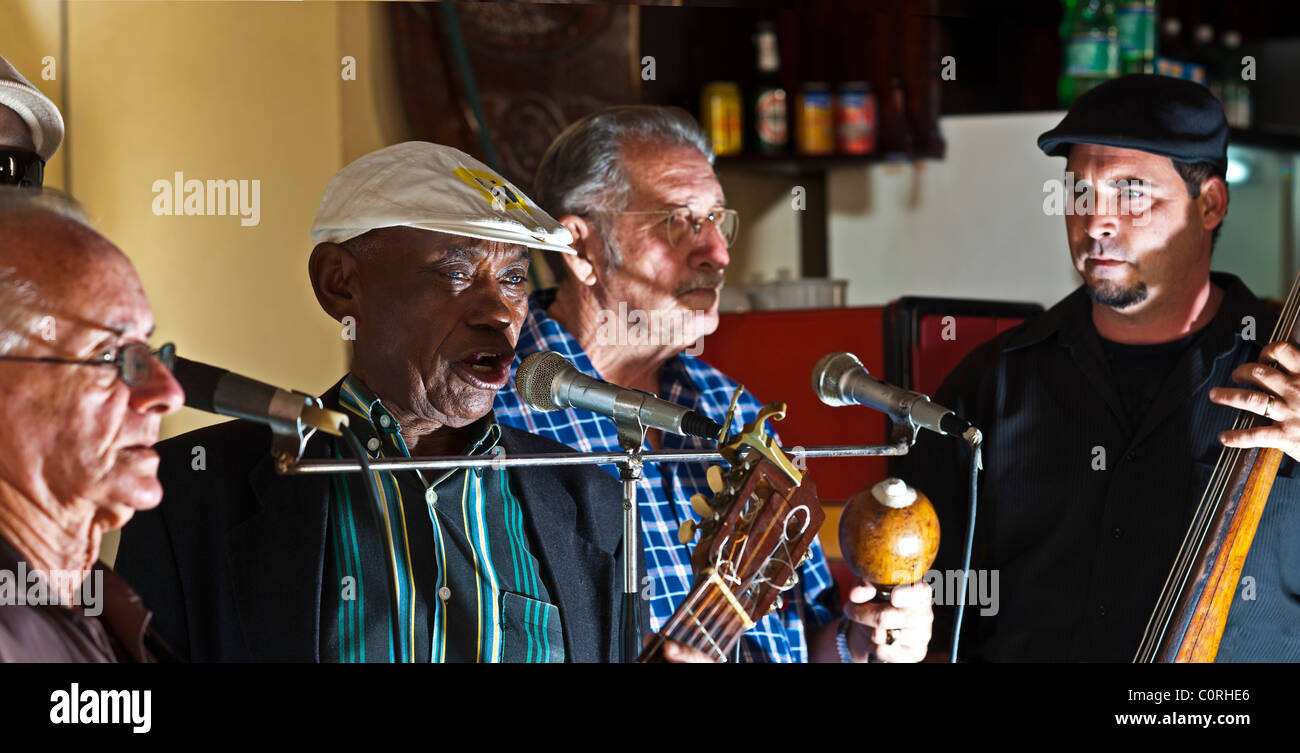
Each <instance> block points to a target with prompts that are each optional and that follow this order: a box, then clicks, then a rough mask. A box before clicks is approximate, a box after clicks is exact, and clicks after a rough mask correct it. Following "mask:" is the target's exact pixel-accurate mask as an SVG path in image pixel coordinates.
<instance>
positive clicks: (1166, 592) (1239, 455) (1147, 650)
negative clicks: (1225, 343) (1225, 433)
mask: <svg viewBox="0 0 1300 753" xmlns="http://www.w3.org/2000/svg"><path fill="white" fill-rule="evenodd" d="M1298 312H1300V277H1297V279H1296V281H1295V282H1294V283H1293V284H1292V286H1291V291H1290V293H1289V294H1288V295H1287V299H1286V302H1285V304H1284V305H1283V307H1282V312H1281V314H1280V315H1279V316H1278V320H1277V323H1276V325H1275V326H1274V328H1273V335H1272V337H1271V338H1270V342H1278V341H1280V340H1282V339H1284V338H1289V336H1290V333H1291V332H1292V330H1293V329H1294V328H1295V322H1296V316H1297V313H1298ZM1259 418H1260V417H1258V416H1256V415H1255V414H1254V413H1251V412H1249V411H1245V410H1238V411H1237V415H1236V417H1235V419H1234V421H1233V424H1232V428H1233V429H1234V430H1238V429H1250V428H1255V427H1256V426H1258V425H1259V424H1260V422H1259ZM1244 457H1245V453H1244V451H1243V450H1242V449H1240V448H1236V447H1231V448H1229V447H1225V448H1223V450H1221V451H1220V453H1219V460H1218V462H1217V463H1215V467H1214V473H1213V474H1212V476H1211V482H1210V485H1209V486H1208V487H1207V488H1206V490H1205V494H1204V495H1203V496H1202V498H1201V502H1200V503H1199V504H1198V505H1197V509H1196V513H1195V515H1194V516H1193V520H1192V524H1191V526H1190V527H1189V528H1188V531H1187V535H1186V536H1185V537H1184V538H1183V543H1182V545H1181V546H1180V547H1179V550H1178V557H1177V558H1176V559H1175V561H1174V565H1173V567H1172V568H1171V569H1170V572H1169V576H1168V577H1167V578H1166V579H1165V585H1164V587H1163V589H1162V590H1161V593H1160V599H1159V600H1158V601H1157V602H1156V608H1155V611H1154V612H1153V613H1152V615H1151V619H1150V620H1149V621H1148V623H1147V629H1146V633H1145V634H1144V635H1143V640H1142V644H1141V646H1139V648H1138V655H1137V657H1136V661H1139V662H1146V661H1154V660H1155V658H1156V656H1155V653H1156V651H1158V649H1159V646H1160V643H1161V642H1162V640H1163V638H1164V636H1165V633H1166V631H1167V630H1168V629H1169V621H1170V619H1171V618H1172V615H1173V610H1174V608H1175V607H1176V606H1177V603H1178V600H1179V598H1180V597H1181V595H1182V593H1183V592H1184V590H1185V589H1186V586H1187V581H1188V579H1189V578H1190V577H1191V570H1192V566H1193V564H1194V563H1195V561H1196V560H1197V559H1198V556H1199V554H1200V552H1201V549H1202V548H1203V547H1204V544H1205V538H1206V536H1208V535H1209V530H1210V525H1211V523H1212V522H1213V520H1214V519H1215V517H1216V515H1217V514H1218V511H1219V509H1220V508H1221V507H1222V504H1223V497H1224V494H1225V493H1226V492H1227V490H1228V485H1229V484H1230V483H1231V479H1232V478H1233V477H1234V476H1235V475H1236V471H1237V469H1238V465H1239V463H1240V462H1241V460H1242V459H1243V458H1244ZM1175 584H1176V586H1175ZM1157 626H1158V629H1156V630H1154V631H1153V630H1152V628H1153V627H1157Z"/></svg>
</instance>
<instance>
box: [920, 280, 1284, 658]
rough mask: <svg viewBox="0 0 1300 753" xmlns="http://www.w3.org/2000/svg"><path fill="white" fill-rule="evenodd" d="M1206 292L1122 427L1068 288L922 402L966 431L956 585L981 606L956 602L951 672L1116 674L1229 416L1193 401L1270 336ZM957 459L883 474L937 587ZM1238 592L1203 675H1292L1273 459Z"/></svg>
mask: <svg viewBox="0 0 1300 753" xmlns="http://www.w3.org/2000/svg"><path fill="white" fill-rule="evenodd" d="M1213 279H1214V282H1215V283H1216V284H1217V285H1219V286H1220V287H1221V288H1223V290H1224V291H1225V297H1224V300H1223V303H1222V304H1221V305H1220V307H1219V311H1218V313H1217V314H1216V316H1215V318H1214V319H1213V321H1212V322H1211V323H1210V324H1209V325H1208V326H1207V327H1206V328H1205V329H1203V330H1202V331H1201V333H1200V335H1199V336H1198V338H1197V339H1196V340H1195V341H1194V342H1193V343H1192V344H1191V345H1190V346H1189V347H1188V348H1187V350H1186V351H1185V352H1184V353H1183V354H1182V356H1181V357H1180V359H1179V361H1178V364H1177V366H1175V367H1174V368H1173V370H1172V372H1171V373H1170V374H1169V376H1168V377H1167V378H1166V380H1165V381H1164V382H1163V384H1162V385H1161V386H1160V390H1159V393H1158V394H1157V395H1156V397H1155V399H1154V401H1153V402H1152V403H1151V405H1150V407H1149V408H1148V409H1147V410H1146V413H1145V415H1144V416H1143V417H1142V418H1141V420H1140V421H1138V422H1136V423H1135V422H1134V421H1133V420H1132V419H1131V418H1130V417H1129V415H1128V411H1126V409H1125V401H1124V399H1123V396H1122V395H1120V394H1119V392H1118V390H1117V387H1116V384H1115V381H1114V378H1113V375H1112V369H1111V366H1110V362H1109V360H1108V359H1107V356H1106V353H1105V350H1104V349H1103V347H1102V344H1101V340H1100V338H1099V337H1098V335H1097V331H1096V328H1095V327H1094V326H1093V325H1092V318H1091V304H1090V301H1089V299H1088V297H1087V295H1086V292H1085V291H1084V290H1083V289H1082V288H1081V289H1079V290H1077V291H1075V292H1074V293H1073V294H1072V295H1070V296H1068V297H1067V298H1065V299H1064V300H1063V301H1061V302H1060V303H1058V304H1057V305H1056V306H1054V307H1053V308H1052V309H1051V310H1050V311H1047V312H1046V313H1044V314H1042V315H1041V316H1039V317H1037V318H1035V319H1032V320H1030V321H1027V322H1025V323H1024V324H1022V325H1020V326H1018V327H1016V328H1014V329H1010V330H1008V331H1006V332H1004V333H1002V334H1001V335H1000V336H998V337H997V338H995V339H994V340H992V341H990V342H988V343H986V344H984V345H982V346H980V347H978V348H976V349H975V350H974V351H973V352H972V353H971V355H970V356H968V357H967V358H966V359H965V360H964V361H963V362H962V363H961V365H959V366H958V367H957V368H956V370H954V371H953V373H952V374H951V375H950V376H949V377H948V379H947V380H946V381H945V382H944V384H943V386H942V387H940V388H939V391H938V392H937V393H936V395H935V399H936V401H937V402H939V403H940V404H942V405H946V406H949V407H951V408H952V409H953V410H954V411H957V412H958V413H959V414H960V415H962V416H964V417H966V418H967V419H968V420H970V421H971V422H973V423H974V424H975V425H976V426H978V427H979V428H980V429H981V430H982V431H983V432H984V445H983V453H984V464H985V470H984V472H983V473H982V474H981V477H980V497H979V507H978V508H977V512H976V526H975V548H974V556H973V559H972V568H973V569H974V570H976V571H977V573H976V575H975V577H979V578H982V579H983V582H984V583H986V584H987V585H988V588H987V589H986V590H985V594H986V595H987V596H991V597H993V598H992V599H991V600H989V601H988V603H986V605H985V608H983V609H981V608H980V606H978V605H975V604H974V602H973V601H968V604H970V606H967V608H966V612H965V617H964V622H963V629H962V654H963V656H965V657H966V658H969V659H984V660H989V661H1103V662H1127V661H1131V660H1132V659H1133V656H1134V654H1135V653H1136V651H1137V648H1138V644H1139V643H1140V642H1141V639H1142V635H1143V631H1144V630H1145V628H1146V624H1147V620H1148V618H1149V617H1150V615H1151V610H1152V608H1153V607H1154V606H1155V603H1156V599H1157V597H1158V596H1159V595H1160V589H1161V587H1162V586H1163V584H1164V582H1165V578H1166V576H1167V575H1168V573H1169V569H1170V566H1171V565H1172V564H1173V561H1174V557H1175V555H1176V554H1177V552H1178V548H1179V545H1180V544H1181V543H1182V540H1183V536H1184V534H1185V533H1186V532H1187V528H1188V524H1189V523H1190V521H1191V519H1192V514H1193V511H1194V510H1195V508H1196V506H1197V504H1198V503H1199V502H1200V500H1201V495H1202V493H1203V492H1204V490H1205V487H1206V485H1207V483H1208V481H1209V478H1210V474H1211V472H1212V470H1213V468H1214V464H1215V462H1216V461H1217V460H1218V458H1219V455H1220V452H1221V450H1222V445H1221V444H1219V440H1218V435H1219V432H1221V431H1223V430H1225V429H1228V428H1231V425H1232V421H1233V418H1234V416H1235V414H1236V411H1235V410H1233V409H1231V408H1225V407H1223V406H1220V405H1216V404H1215V403H1211V402H1210V400H1209V396H1208V393H1209V390H1210V388H1211V387H1214V386H1216V385H1221V386H1232V385H1233V383H1232V379H1231V376H1230V375H1231V373H1232V370H1233V369H1234V368H1235V367H1237V366H1238V365H1240V364H1242V363H1245V362H1247V361H1252V360H1255V359H1257V358H1258V356H1259V350H1260V347H1261V346H1262V345H1263V344H1265V343H1267V342H1268V339H1269V334H1270V332H1271V331H1272V328H1273V317H1272V315H1270V314H1269V313H1268V311H1267V310H1266V309H1265V308H1264V306H1263V305H1262V304H1261V303H1260V301H1259V300H1258V299H1256V298H1255V296H1254V295H1253V294H1251V292H1250V291H1249V290H1248V289H1247V288H1246V286H1245V285H1243V284H1242V283H1241V281H1240V280H1238V279H1237V278H1235V277H1232V276H1231V275H1224V274H1219V273H1215V274H1214V275H1213ZM969 455H970V453H969V452H968V451H966V450H965V445H964V443H961V442H957V441H954V440H953V439H952V438H951V437H942V436H938V435H932V434H929V433H923V436H921V437H920V438H919V439H918V441H917V444H916V446H915V447H914V448H913V450H912V451H911V452H910V453H908V454H907V455H906V456H904V457H903V458H900V459H899V462H898V463H897V464H896V466H895V467H896V470H897V471H898V472H899V473H900V475H902V476H903V477H904V478H906V479H908V480H909V481H910V482H911V483H912V484H913V485H915V486H916V487H917V488H918V489H920V490H921V491H923V492H925V493H926V494H927V495H928V496H929V497H930V499H931V500H932V501H933V502H934V505H935V508H936V510H937V511H938V513H939V518H940V526H941V528H942V531H943V537H942V541H941V542H940V546H939V556H938V559H937V560H936V562H935V568H936V569H937V570H940V571H942V572H943V573H944V574H945V576H951V575H955V574H957V573H959V572H960V568H961V553H962V549H963V546H964V544H965V540H964V539H965V532H966V524H967V520H968V514H967V500H966V484H967V473H968V465H967V462H968V458H969ZM1242 575H1243V579H1242V582H1241V583H1239V584H1238V596H1237V598H1236V599H1234V601H1233V606H1232V612H1231V614H1230V615H1229V617H1228V624H1227V628H1226V630H1225V631H1224V634H1223V641H1222V643H1221V644H1220V645H1219V654H1218V661H1251V660H1267V661H1300V630H1297V625H1300V469H1298V468H1297V464H1296V463H1295V462H1294V461H1292V460H1291V459H1289V458H1287V459H1285V460H1284V461H1283V463H1282V467H1281V468H1280V469H1279V471H1278V476H1277V480H1276V481H1275V482H1274V484H1273V491H1272V494H1271V495H1270V497H1269V502H1268V505H1267V507H1265V509H1264V514H1263V518H1262V519H1261V520H1260V523H1259V528H1258V530H1257V532H1256V535H1255V539H1254V545H1253V546H1252V547H1251V550H1250V555H1249V556H1248V557H1247V559H1246V562H1245V569H1244V570H1243V572H1242ZM945 583H946V584H947V585H948V586H949V587H948V588H946V589H945V591H946V592H945V593H944V594H943V599H942V603H941V604H940V605H939V606H936V609H935V631H934V640H933V641H932V642H931V645H932V646H935V647H936V648H942V649H944V650H946V649H947V647H948V641H949V639H950V636H951V633H952V611H953V610H952V609H951V607H950V606H949V605H952V604H954V603H956V593H955V591H956V586H957V584H958V581H957V579H956V578H955V577H946V578H945ZM995 587H996V588H995ZM967 593H968V595H969V594H972V593H974V594H979V593H980V590H976V589H971V590H968V592H967Z"/></svg>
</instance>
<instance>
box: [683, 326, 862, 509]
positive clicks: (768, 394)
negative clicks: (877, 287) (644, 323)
mask: <svg viewBox="0 0 1300 753" xmlns="http://www.w3.org/2000/svg"><path fill="white" fill-rule="evenodd" d="M883 313H884V309H883V308H881V307H877V306H870V307H864V308H837V309H814V310H805V311H755V312H747V313H743V314H723V315H722V321H721V323H720V324H719V325H718V331H717V333H715V334H713V335H711V336H709V337H708V338H706V339H705V341H704V352H703V353H701V354H700V357H701V358H703V359H704V360H705V361H707V362H709V363H710V364H712V365H713V366H716V367H717V368H719V369H721V370H722V371H723V372H724V373H726V374H727V375H728V376H730V377H731V378H732V379H735V380H736V381H738V382H740V383H741V384H743V385H745V390H746V391H747V392H750V393H751V394H753V395H755V396H756V397H757V398H758V399H759V400H762V401H764V402H765V403H773V402H784V403H786V405H787V407H788V410H787V413H786V417H785V420H783V421H777V422H775V423H774V424H772V426H773V427H774V428H775V429H776V431H777V432H779V433H780V435H781V443H782V444H783V445H785V446H786V447H794V446H796V445H802V446H805V447H815V446H822V445H845V444H883V443H884V441H885V421H884V418H883V417H882V415H881V414H880V413H877V412H876V411H873V410H871V409H870V408H861V407H855V406H849V407H844V408H832V407H830V406H829V405H825V404H823V403H822V401H821V400H818V399H817V396H816V395H815V394H814V393H813V389H812V370H813V365H814V364H816V363H817V361H818V359H820V358H821V357H822V356H824V355H826V354H827V353H834V352H836V351H848V352H850V353H853V354H854V355H856V356H857V357H858V358H860V359H861V360H862V363H863V365H864V366H866V367H867V369H868V370H869V371H870V372H871V373H873V374H883V373H884V346H883V330H882V316H883ZM807 462H808V470H809V472H810V473H811V475H812V479H813V481H814V482H815V483H816V484H817V493H818V496H819V497H821V498H822V499H823V500H827V501H834V500H839V501H843V500H846V499H848V498H849V497H851V496H853V495H854V494H855V493H857V492H858V491H859V490H860V489H862V488H863V487H865V486H867V485H869V484H874V483H875V482H877V481H879V480H880V479H882V478H884V477H885V472H886V471H885V461H884V459H883V458H822V459H810V460H808V461H807Z"/></svg>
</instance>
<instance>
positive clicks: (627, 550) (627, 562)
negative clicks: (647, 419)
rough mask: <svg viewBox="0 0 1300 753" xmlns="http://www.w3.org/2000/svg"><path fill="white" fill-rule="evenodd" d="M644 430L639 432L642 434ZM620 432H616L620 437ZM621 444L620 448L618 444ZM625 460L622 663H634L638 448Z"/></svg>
mask: <svg viewBox="0 0 1300 753" xmlns="http://www.w3.org/2000/svg"><path fill="white" fill-rule="evenodd" d="M644 432H645V430H644V429H642V434H644ZM622 434H623V432H622V431H620V432H619V436H620V437H622ZM621 443H622V442H621V440H620V444H621ZM624 449H626V450H627V458H626V459H625V460H623V461H622V462H620V463H619V464H618V471H619V473H618V477H619V479H620V480H622V482H623V622H622V636H623V640H622V644H621V648H622V652H621V656H622V660H623V663H624V664H626V663H629V662H634V661H636V658H637V657H638V656H640V655H641V610H640V609H638V608H637V594H638V589H637V586H638V583H639V579H638V577H637V567H636V553H637V552H639V551H641V547H640V543H641V531H640V522H641V521H640V508H639V507H638V505H637V503H636V488H637V485H638V484H639V483H640V481H641V464H642V462H643V461H642V459H641V446H640V443H638V444H637V446H635V447H624Z"/></svg>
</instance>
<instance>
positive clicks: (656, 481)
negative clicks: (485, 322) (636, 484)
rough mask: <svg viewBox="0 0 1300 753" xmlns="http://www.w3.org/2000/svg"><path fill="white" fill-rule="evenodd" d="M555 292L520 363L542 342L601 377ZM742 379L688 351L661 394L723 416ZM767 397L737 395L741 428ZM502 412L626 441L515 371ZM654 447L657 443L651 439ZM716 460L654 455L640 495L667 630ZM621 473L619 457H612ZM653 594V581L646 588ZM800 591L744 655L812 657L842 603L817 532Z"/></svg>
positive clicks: (752, 637) (654, 620) (522, 424)
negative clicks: (543, 398)
mask: <svg viewBox="0 0 1300 753" xmlns="http://www.w3.org/2000/svg"><path fill="white" fill-rule="evenodd" d="M554 300H555V290H554V289H552V290H543V291H540V292H537V293H534V294H533V296H532V297H531V299H530V300H529V311H528V319H527V320H525V322H524V326H523V331H522V332H520V335H519V343H518V344H517V345H516V347H515V363H514V368H515V369H518V368H519V363H520V361H522V360H523V359H524V358H526V357H528V356H529V355H532V354H533V353H536V352H538V351H541V350H553V351H555V352H557V353H559V354H560V355H562V356H564V357H565V358H567V359H569V361H571V362H572V363H573V365H574V366H576V367H577V368H578V369H579V370H580V371H582V372H583V373H584V374H588V375H590V376H593V377H599V376H600V375H599V374H597V373H596V369H595V367H593V366H592V365H591V360H590V359H589V358H587V354H586V353H584V352H583V350H582V348H581V346H579V345H578V341H577V339H576V338H574V336H573V335H572V334H570V333H569V331H568V330H567V329H565V328H564V327H563V326H562V325H561V324H560V323H559V322H557V321H555V320H553V319H551V318H550V317H549V316H547V315H546V309H547V307H548V306H550V304H551V302H552V301H554ZM735 389H736V383H735V382H734V381H732V380H731V379H729V378H728V377H727V376H726V375H725V374H723V373H722V372H721V371H718V370H717V369H715V368H713V367H712V366H710V365H708V364H707V363H705V362H704V361H701V360H700V359H698V358H695V357H693V356H688V355H684V354H680V355H677V356H674V357H673V358H671V359H670V360H669V361H668V362H667V363H666V364H665V365H664V369H663V380H662V383H661V385H660V390H659V396H660V397H662V398H664V399H665V400H668V401H669V402H673V403H677V404H678V405H684V406H686V407H689V408H693V409H695V410H696V411H699V412H700V413H703V414H704V415H706V416H709V417H710V418H713V419H714V420H716V421H721V420H722V419H723V418H724V417H725V416H726V415H727V408H728V407H729V406H730V405H731V396H732V393H734V392H735ZM761 407H762V404H761V403H759V402H758V400H757V399H756V398H754V397H753V396H752V395H750V394H749V393H748V392H746V393H745V394H743V395H741V398H740V401H739V402H738V403H737V405H736V415H735V417H734V419H733V421H734V422H733V426H732V430H733V431H740V429H741V428H742V426H743V425H744V424H746V423H748V422H750V421H753V420H754V418H755V416H757V415H758V410H759V409H760V408H761ZM495 409H496V415H497V420H498V421H500V422H501V423H503V424H506V425H508V426H514V427H516V428H520V429H524V430H526V431H530V432H532V433H534V434H540V435H542V436H544V437H550V438H551V439H554V440H556V441H559V442H563V443H564V444H567V445H569V446H571V447H573V448H575V449H577V450H579V451H582V452H610V451H614V452H617V451H619V449H620V448H619V444H618V430H617V428H616V427H615V425H614V421H613V420H612V419H609V418H606V417H604V416H601V415H598V414H596V413H592V412H590V411H585V410H579V409H577V408H570V409H568V410H563V411H553V412H550V413H541V412H538V411H534V410H532V409H530V408H528V407H527V406H525V405H524V404H523V402H522V401H521V400H520V399H519V393H518V392H516V391H515V384H514V380H511V381H510V384H509V385H507V386H506V387H505V388H504V389H502V390H501V391H500V392H498V393H497V398H496V406H495ZM663 445H664V446H663V448H664V449H665V450H682V449H692V450H694V449H709V448H711V447H712V446H713V443H712V442H706V441H705V440H702V439H698V438H696V437H680V436H676V435H674V434H668V433H665V434H664V437H663ZM646 449H650V447H649V445H647V446H646ZM708 465H709V464H707V463H665V464H663V465H662V466H661V465H659V464H657V463H646V465H645V468H644V470H643V477H642V480H641V491H640V494H639V496H638V499H639V500H640V505H641V508H640V512H641V540H642V543H643V544H644V546H645V559H646V573H645V574H644V575H645V578H643V582H644V583H645V584H646V589H648V595H649V598H650V629H651V630H652V631H658V630H659V628H660V627H661V626H662V625H663V624H664V623H665V622H667V621H668V618H669V617H671V616H672V614H673V612H674V610H676V609H677V606H678V605H679V604H680V603H681V602H682V599H683V598H685V596H686V594H687V593H689V592H690V590H691V583H692V580H693V577H692V571H691V549H692V546H693V545H689V544H685V545H684V544H682V543H681V542H680V541H678V539H677V529H678V528H679V527H680V526H681V524H682V521H685V520H688V519H690V520H695V521H697V522H698V520H699V516H698V515H696V514H695V511H694V510H692V509H691V505H690V498H691V496H692V495H694V494H703V495H704V496H705V497H710V496H712V492H711V491H710V490H709V487H708V483H707V481H706V480H705V475H704V474H705V470H706V469H707V468H708ZM607 469H608V470H609V471H610V473H612V474H614V475H615V476H617V475H618V470H617V467H616V466H612V465H611V466H607ZM642 593H643V594H646V593H647V591H646V590H645V589H643V590H642ZM795 593H797V594H798V596H797V597H796V598H790V599H786V603H785V605H784V606H783V607H782V608H781V609H778V610H776V611H775V612H772V613H771V614H768V615H767V616H765V617H763V618H762V619H761V620H759V621H758V624H757V625H756V626H755V627H754V628H753V629H751V630H750V631H749V632H748V633H746V634H745V637H744V639H743V640H742V641H741V642H740V645H739V652H740V660H741V661H757V662H803V661H807V660H808V643H807V640H806V637H805V635H804V629H805V626H816V625H823V624H825V623H827V622H829V621H830V620H831V619H832V618H833V616H834V615H836V614H837V613H838V611H839V610H838V598H837V596H836V593H835V588H834V581H832V579H831V574H830V570H829V569H828V568H827V566H826V557H825V555H824V554H822V548H821V544H820V543H819V542H818V541H816V540H814V541H813V544H812V556H811V558H810V559H809V560H808V561H807V562H806V563H804V565H803V567H802V568H801V572H800V584H799V587H798V590H797V591H796V592H795Z"/></svg>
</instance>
